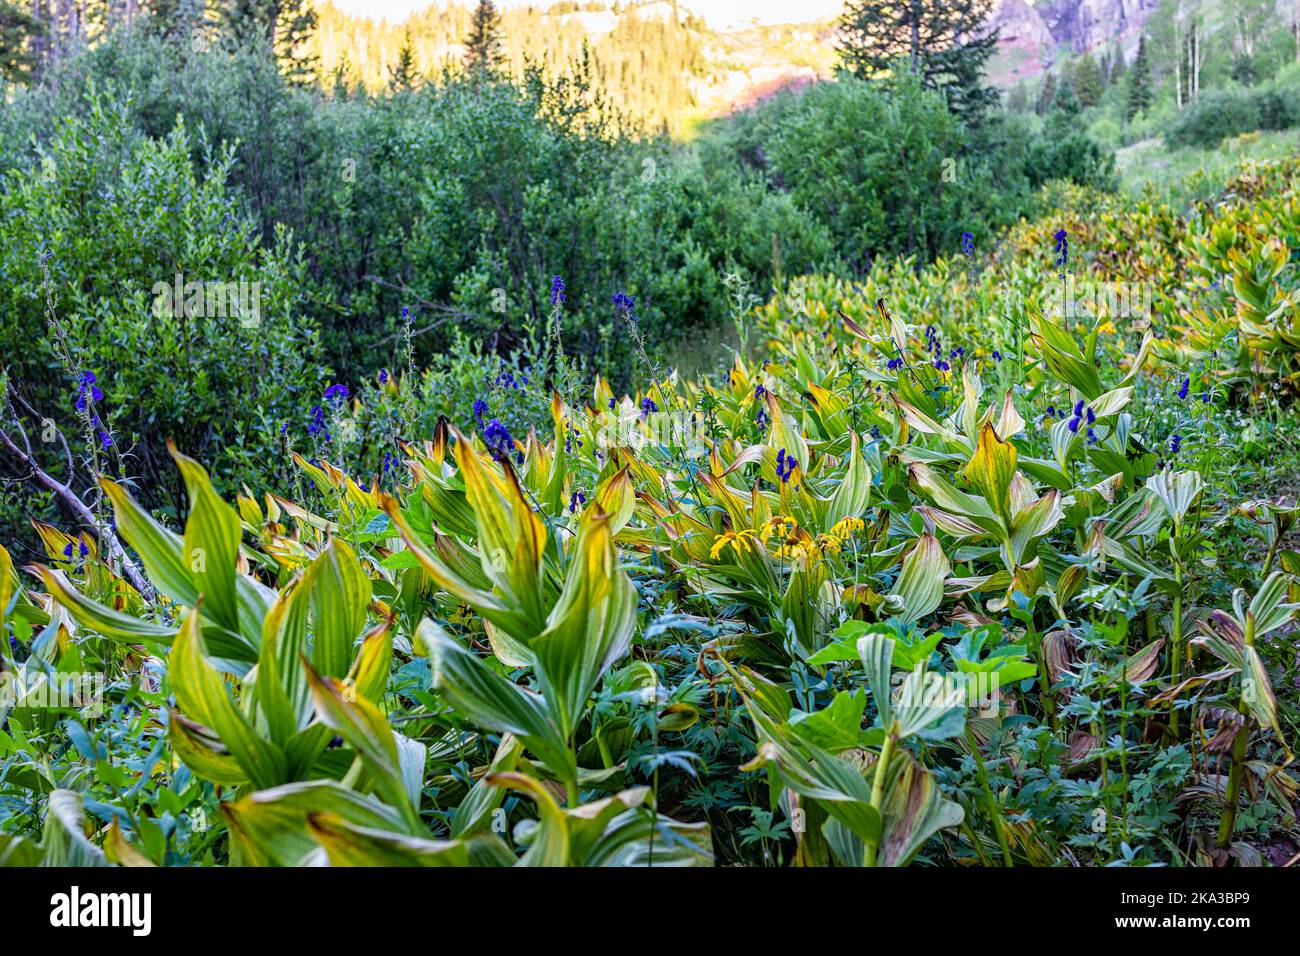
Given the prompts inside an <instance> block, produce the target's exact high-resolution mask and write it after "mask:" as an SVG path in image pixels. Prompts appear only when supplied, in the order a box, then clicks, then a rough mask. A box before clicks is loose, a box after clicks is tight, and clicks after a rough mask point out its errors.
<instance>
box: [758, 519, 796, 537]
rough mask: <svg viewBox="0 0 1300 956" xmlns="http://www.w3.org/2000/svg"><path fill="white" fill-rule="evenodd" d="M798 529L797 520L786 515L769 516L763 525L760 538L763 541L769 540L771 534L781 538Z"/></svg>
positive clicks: (790, 534)
mask: <svg viewBox="0 0 1300 956" xmlns="http://www.w3.org/2000/svg"><path fill="white" fill-rule="evenodd" d="M798 530H799V522H797V521H795V520H794V519H793V518H791V517H789V516H788V515H777V516H776V517H774V518H769V519H767V521H766V522H765V523H764V525H763V532H762V538H763V542H764V543H766V542H767V541H769V540H770V539H771V538H772V536H773V535H777V536H779V537H782V538H788V537H790V536H792V535H793V534H794V533H795V532H796V531H798Z"/></svg>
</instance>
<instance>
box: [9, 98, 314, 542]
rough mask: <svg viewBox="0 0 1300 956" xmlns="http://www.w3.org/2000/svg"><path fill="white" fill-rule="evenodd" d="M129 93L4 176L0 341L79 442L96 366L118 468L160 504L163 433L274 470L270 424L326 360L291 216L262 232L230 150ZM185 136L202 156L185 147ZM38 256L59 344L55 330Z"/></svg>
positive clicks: (32, 390) (12, 370) (166, 477)
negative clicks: (135, 119)
mask: <svg viewBox="0 0 1300 956" xmlns="http://www.w3.org/2000/svg"><path fill="white" fill-rule="evenodd" d="M129 108H130V107H129V103H128V102H126V101H123V100H117V99H114V98H113V97H111V96H108V95H103V96H101V97H99V98H97V99H95V100H94V101H93V102H92V106H91V108H90V109H89V110H88V112H87V115H86V117H85V118H84V119H80V118H78V119H68V120H66V121H65V122H63V123H61V124H60V125H59V127H58V129H57V130H56V131H55V133H54V135H53V138H52V139H51V141H50V142H49V143H48V144H47V145H45V146H42V147H38V148H39V151H40V155H39V156H33V157H31V161H30V162H28V163H26V164H25V165H24V166H20V167H17V168H13V169H11V170H10V171H9V172H8V173H7V174H6V175H5V177H4V180H3V187H2V188H0V276H3V280H4V281H0V310H3V314H4V321H3V323H0V353H3V354H4V355H5V356H6V362H7V364H8V366H9V374H10V376H11V380H12V381H13V382H14V384H15V386H16V387H17V388H18V389H19V390H20V394H22V395H24V396H25V397H26V398H27V399H28V400H29V401H30V402H31V404H32V407H33V408H34V409H36V410H37V412H38V413H39V414H40V415H42V416H48V417H49V418H51V419H52V420H53V421H54V422H55V423H56V424H57V425H58V426H59V427H60V428H61V429H62V431H63V432H64V434H65V435H67V436H68V438H69V440H70V441H73V442H74V447H80V445H79V444H78V443H77V442H78V439H80V438H81V437H82V436H83V434H84V428H83V427H82V424H81V423H80V422H79V416H78V414H77V411H76V410H75V408H74V403H75V402H76V400H77V398H78V395H79V391H80V389H79V386H78V381H77V377H78V376H79V375H80V374H81V373H84V372H90V373H93V374H94V375H95V376H96V387H98V388H99V389H100V390H101V392H102V393H103V396H104V397H103V399H102V400H100V401H99V402H98V403H97V404H96V407H95V412H96V414H97V415H98V416H99V418H100V423H99V426H98V427H97V428H96V432H97V433H98V432H103V433H104V434H105V435H107V436H108V437H109V440H111V441H112V442H113V446H112V449H111V454H109V455H108V457H109V458H110V459H111V460H112V461H113V464H112V466H111V469H112V470H113V471H115V472H121V473H123V474H129V475H132V476H134V477H136V479H137V481H138V482H139V484H140V485H141V487H142V488H144V489H145V490H146V494H145V497H146V499H147V500H148V501H149V503H150V504H152V505H154V506H158V505H162V504H165V503H168V502H175V501H176V500H177V498H176V496H177V495H178V494H179V489H178V488H177V487H176V482H175V480H174V469H173V468H171V467H170V465H169V464H166V462H167V455H166V451H165V447H164V446H165V442H166V441H167V440H168V439H172V440H175V442H176V443H177V444H178V445H179V446H180V447H183V448H186V449H188V450H190V451H192V452H194V453H195V454H200V455H202V456H203V457H204V458H205V459H206V460H207V461H209V462H212V463H214V465H215V472H216V476H217V478H218V481H219V483H220V484H221V485H222V486H223V487H226V488H232V487H237V483H238V482H241V481H248V480H253V479H254V478H255V477H260V478H267V477H271V476H272V475H273V474H275V473H276V472H275V469H277V468H281V467H284V465H283V464H282V463H279V462H278V456H277V455H275V454H274V452H275V451H276V449H277V448H278V442H277V436H276V432H277V430H278V428H279V427H280V425H281V424H283V423H286V422H290V421H292V420H294V419H297V418H301V417H302V416H304V415H305V414H306V410H307V408H309V407H310V405H311V403H312V401H313V400H314V396H315V395H316V394H317V393H318V391H319V389H320V387H321V383H322V382H323V381H324V377H325V375H326V374H327V370H326V369H324V368H322V365H321V360H320V351H321V350H320V346H319V336H318V332H317V329H316V324H315V322H314V321H313V320H311V319H310V318H308V317H307V316H305V315H304V314H303V311H302V298H303V289H304V287H305V284H306V276H305V268H306V266H305V262H304V261H303V260H302V258H301V254H300V252H298V251H297V250H295V248H294V245H293V242H292V240H291V236H290V234H289V232H288V231H287V230H284V229H281V230H278V231H277V233H276V235H275V237H274V241H273V242H272V243H271V244H270V245H263V243H262V241H261V239H260V237H259V235H258V230H257V227H256V223H255V221H254V220H252V219H251V218H249V217H248V216H247V214H246V213H244V212H243V211H242V209H241V206H240V203H239V202H238V200H237V197H236V196H235V195H234V194H232V192H231V191H230V189H229V188H228V183H227V180H228V177H229V173H230V170H231V166H232V164H233V162H234V157H233V154H232V153H231V151H230V150H228V149H224V150H223V149H215V148H213V147H211V146H210V144H208V143H206V142H204V140H203V137H202V135H201V133H200V134H198V135H195V134H193V133H192V132H191V131H190V129H189V128H188V127H187V126H186V125H185V124H184V123H177V125H176V126H175V128H174V129H173V130H172V131H171V133H170V134H169V135H167V136H166V137H165V138H163V139H154V138H150V137H146V136H142V135H140V134H139V133H138V132H137V131H136V130H135V129H133V128H132V124H131V122H130V120H129V118H128V111H129ZM196 151H199V152H201V153H203V154H204V155H206V156H207V160H206V162H204V163H201V164H200V163H195V162H194V161H193V159H192V155H193V154H194V153H195V152H196ZM42 256H45V257H46V267H47V269H48V272H49V277H50V281H49V291H50V293H51V295H52V296H53V297H54V299H55V309H54V311H55V314H56V316H57V318H58V323H59V327H60V328H61V329H62V332H63V336H64V338H65V339H66V342H67V345H68V352H67V353H64V351H63V350H62V349H61V348H60V347H59V345H58V337H56V336H55V335H52V334H50V333H51V330H50V328H49V326H48V316H47V310H46V298H45V294H44V292H43V288H42V287H43V276H42V267H41V257H42ZM178 275H179V276H180V277H181V279H180V281H181V282H182V283H203V284H204V285H203V287H202V288H203V293H202V294H200V295H199V297H198V299H194V300H189V293H188V292H186V291H185V290H184V289H183V290H182V291H183V293H184V295H183V296H182V297H183V298H186V299H187V301H189V304H191V305H193V306H195V307H196V308H195V309H193V310H192V311H193V312H195V313H197V314H185V313H186V310H185V309H180V310H179V314H172V313H171V311H170V309H169V299H170V298H172V296H171V290H172V289H173V287H174V286H175V283H176V282H177V279H176V277H177V276H178ZM241 282H242V283H244V284H245V285H244V292H243V298H242V302H243V304H244V306H245V311H244V313H243V314H242V315H235V314H233V303H229V304H228V303H227V301H226V300H225V299H224V298H222V297H223V296H224V294H225V292H226V291H227V287H226V285H225V284H228V283H241ZM217 284H221V285H220V286H218V285H217ZM164 290H166V298H164V297H163V296H164ZM229 291H231V292H232V293H233V292H236V291H237V290H236V289H234V288H231V289H230V290H229ZM200 306H201V307H200ZM254 307H256V310H257V314H256V315H253V314H251V313H252V311H253V308H254ZM69 358H70V360H71V363H72V364H73V365H74V366H75V367H74V368H69V367H67V366H68V359H69ZM28 426H29V429H30V430H31V431H32V432H33V433H35V431H36V430H37V429H36V427H35V425H34V424H33V423H30V422H29V423H28ZM92 440H93V441H95V442H102V441H103V438H102V437H101V436H100V435H98V434H97V435H96V436H95V437H94V438H93V439H92ZM58 457H59V456H57V455H51V456H50V459H51V460H50V461H48V462H46V464H47V465H48V466H50V467H53V466H55V465H57V464H58ZM11 517H12V516H11Z"/></svg>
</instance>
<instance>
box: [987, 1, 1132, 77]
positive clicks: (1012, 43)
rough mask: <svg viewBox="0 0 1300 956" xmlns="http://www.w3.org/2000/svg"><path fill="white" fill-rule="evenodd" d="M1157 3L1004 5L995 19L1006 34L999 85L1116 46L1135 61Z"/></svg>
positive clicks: (998, 66)
mask: <svg viewBox="0 0 1300 956" xmlns="http://www.w3.org/2000/svg"><path fill="white" fill-rule="evenodd" d="M1157 2H1158V0H1038V2H1030V0H1000V2H999V3H998V4H997V6H996V8H995V11H994V14H993V25H994V26H997V27H998V28H999V29H1000V30H1001V34H1000V43H999V55H998V62H997V63H996V64H995V68H994V75H995V79H998V80H1000V81H1012V82H1013V81H1015V80H1018V79H1023V78H1025V77H1029V76H1034V75H1036V74H1039V73H1041V72H1043V71H1044V70H1046V69H1047V68H1049V67H1050V66H1051V65H1052V64H1053V63H1054V62H1055V61H1056V60H1057V59H1058V58H1059V57H1061V56H1065V55H1069V54H1072V53H1083V52H1085V51H1087V50H1092V51H1094V52H1098V53H1099V52H1100V51H1101V50H1103V49H1110V48H1113V47H1114V45H1115V44H1116V43H1119V44H1120V45H1121V46H1122V47H1123V48H1124V51H1125V55H1131V54H1132V52H1133V51H1134V50H1135V49H1136V48H1137V41H1138V36H1139V35H1140V33H1141V32H1142V28H1143V27H1144V26H1145V25H1146V22H1147V21H1148V20H1149V19H1150V18H1151V16H1152V14H1154V13H1155V9H1156V4H1157Z"/></svg>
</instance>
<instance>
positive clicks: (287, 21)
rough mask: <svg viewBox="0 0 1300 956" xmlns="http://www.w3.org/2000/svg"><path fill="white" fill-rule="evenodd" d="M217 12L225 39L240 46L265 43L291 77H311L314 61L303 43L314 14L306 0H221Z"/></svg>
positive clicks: (311, 28)
mask: <svg viewBox="0 0 1300 956" xmlns="http://www.w3.org/2000/svg"><path fill="white" fill-rule="evenodd" d="M220 11H221V26H222V31H223V33H225V35H226V36H227V37H228V38H230V39H231V40H233V41H235V42H236V43H238V44H240V45H245V44H248V43H256V42H262V43H265V44H266V45H267V47H268V48H269V49H270V50H271V51H272V52H274V54H275V56H276V58H277V59H278V60H280V61H281V62H282V63H283V64H284V66H285V72H286V74H287V75H288V76H289V77H290V78H291V79H293V80H296V81H299V82H306V81H308V80H310V79H311V77H312V75H313V73H314V70H315V66H316V64H315V62H314V60H313V59H312V58H310V57H309V56H308V55H307V54H306V53H305V52H304V51H303V45H304V44H305V43H306V42H307V41H308V40H309V39H310V38H311V35H312V33H314V32H315V30H316V24H317V16H316V11H315V10H313V9H312V7H311V4H310V2H308V0H222V2H221V4H220Z"/></svg>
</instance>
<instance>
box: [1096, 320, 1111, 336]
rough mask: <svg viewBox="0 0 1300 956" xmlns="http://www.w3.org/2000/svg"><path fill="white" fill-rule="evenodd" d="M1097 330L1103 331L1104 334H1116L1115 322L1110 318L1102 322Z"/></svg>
mask: <svg viewBox="0 0 1300 956" xmlns="http://www.w3.org/2000/svg"><path fill="white" fill-rule="evenodd" d="M1097 331H1098V332H1101V333H1102V334H1103V335H1114V334H1115V332H1116V329H1115V323H1114V322H1112V321H1110V319H1107V320H1106V321H1105V322H1103V323H1102V324H1101V328H1099V329H1098V330H1097Z"/></svg>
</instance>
